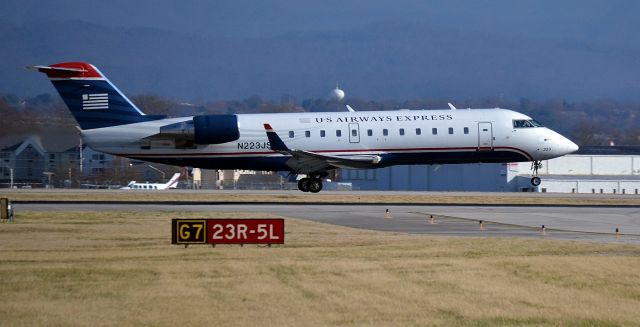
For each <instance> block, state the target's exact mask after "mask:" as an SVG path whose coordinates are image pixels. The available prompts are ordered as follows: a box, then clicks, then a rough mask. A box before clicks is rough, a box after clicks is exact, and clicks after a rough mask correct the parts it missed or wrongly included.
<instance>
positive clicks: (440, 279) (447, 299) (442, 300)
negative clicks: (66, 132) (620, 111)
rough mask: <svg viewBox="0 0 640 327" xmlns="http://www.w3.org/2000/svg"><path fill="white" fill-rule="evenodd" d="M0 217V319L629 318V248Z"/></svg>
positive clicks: (628, 321)
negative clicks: (223, 242) (207, 232)
mask: <svg viewBox="0 0 640 327" xmlns="http://www.w3.org/2000/svg"><path fill="white" fill-rule="evenodd" d="M175 217H267V216H265V215H255V214H242V213H207V214H203V213H184V212H182V213H180V212H177V213H154V212H146V213H140V212H136V213H126V212H100V213H97V212H66V213H65V212H55V213H43V212H20V213H19V216H18V217H17V218H16V222H15V223H13V224H0V294H1V295H2V297H1V298H2V303H1V304H0V325H7V326H33V325H47V326H84V325H98V326H99V325H152V326H176V325H185V326H188V325H205V324H211V325H213V324H215V325H223V326H224V325H242V326H254V325H266V326H270V325H271V326H300V325H305V326H309V325H341V326H342V325H393V326H397V325H437V326H448V325H462V326H493V325H506V326H521V325H536V326H537V325H567V326H575V325H584V326H592V325H594V326H616V325H628V326H636V325H638V324H640V310H638V309H639V308H640V247H639V246H634V245H616V244H595V243H577V242H559V241H539V240H520V239H491V238H448V237H435V236H419V235H406V234H397V233H388V232H372V231H364V230H356V229H350V228H346V227H337V226H331V225H324V224H320V223H315V222H309V221H303V220H295V219H287V220H286V232H287V234H286V245H284V246H281V247H274V248H259V247H257V246H245V247H243V248H241V247H239V246H218V247H216V248H215V249H212V248H210V247H207V246H191V247H189V248H188V249H185V248H183V247H179V246H172V245H170V244H169V243H170V218H175Z"/></svg>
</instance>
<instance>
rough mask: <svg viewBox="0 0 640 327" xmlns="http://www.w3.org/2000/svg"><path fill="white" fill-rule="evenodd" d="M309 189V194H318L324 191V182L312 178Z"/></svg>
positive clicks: (308, 185)
mask: <svg viewBox="0 0 640 327" xmlns="http://www.w3.org/2000/svg"><path fill="white" fill-rule="evenodd" d="M307 187H308V189H309V192H311V193H318V192H320V191H321V190H322V180H321V179H320V178H310V179H309V183H308V184H307Z"/></svg>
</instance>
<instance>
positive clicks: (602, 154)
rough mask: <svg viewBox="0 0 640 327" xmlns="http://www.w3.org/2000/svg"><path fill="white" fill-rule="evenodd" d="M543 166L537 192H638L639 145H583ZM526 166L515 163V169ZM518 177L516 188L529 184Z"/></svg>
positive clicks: (526, 167) (544, 163) (526, 180)
mask: <svg viewBox="0 0 640 327" xmlns="http://www.w3.org/2000/svg"><path fill="white" fill-rule="evenodd" d="M542 165H543V166H542V168H541V169H540V170H539V171H538V173H539V175H540V178H541V179H542V183H541V184H540V186H539V187H538V188H537V191H539V192H556V193H602V194H639V190H640V147H584V148H583V149H581V150H580V151H578V153H577V154H571V155H566V156H564V157H560V158H555V159H551V160H546V161H543V162H542ZM529 166H530V164H529V163H518V168H517V169H518V170H520V171H525V170H526V169H529ZM517 179H518V186H519V187H528V185H526V183H527V182H528V178H525V177H523V176H518V177H517Z"/></svg>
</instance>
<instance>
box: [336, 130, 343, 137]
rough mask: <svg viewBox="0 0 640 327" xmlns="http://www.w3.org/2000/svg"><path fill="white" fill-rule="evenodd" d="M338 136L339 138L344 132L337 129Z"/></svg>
mask: <svg viewBox="0 0 640 327" xmlns="http://www.w3.org/2000/svg"><path fill="white" fill-rule="evenodd" d="M336 136H337V137H340V136H342V131H341V130H339V129H336Z"/></svg>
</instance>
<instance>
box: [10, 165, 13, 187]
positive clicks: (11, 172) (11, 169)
mask: <svg viewBox="0 0 640 327" xmlns="http://www.w3.org/2000/svg"><path fill="white" fill-rule="evenodd" d="M9 172H10V174H11V184H10V186H9V187H10V188H13V168H9Z"/></svg>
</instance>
